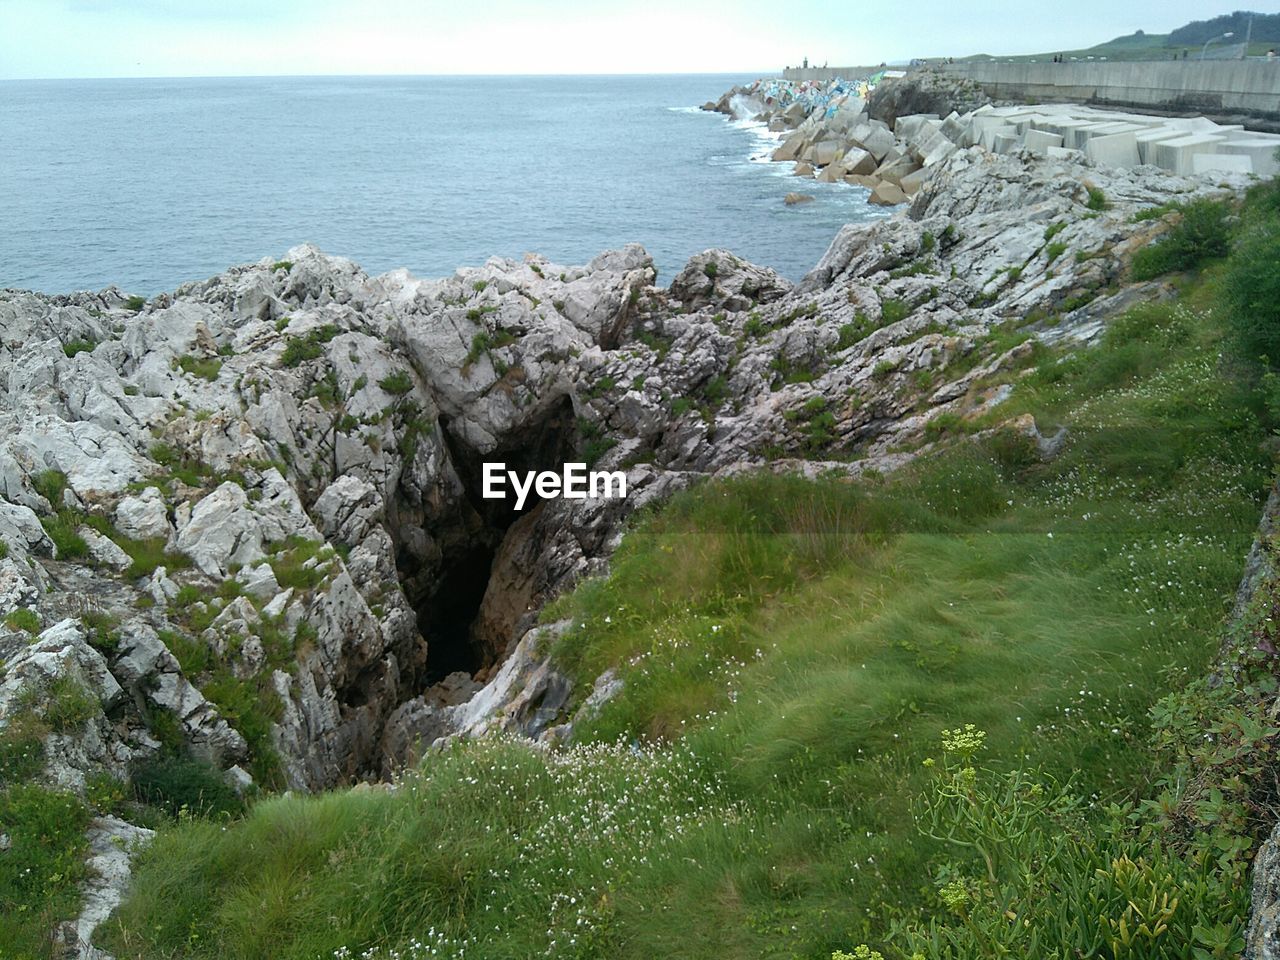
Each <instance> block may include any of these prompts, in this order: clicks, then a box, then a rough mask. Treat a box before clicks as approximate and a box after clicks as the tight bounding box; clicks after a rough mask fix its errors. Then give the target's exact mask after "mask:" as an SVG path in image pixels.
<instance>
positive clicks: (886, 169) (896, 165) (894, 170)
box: [874, 157, 920, 183]
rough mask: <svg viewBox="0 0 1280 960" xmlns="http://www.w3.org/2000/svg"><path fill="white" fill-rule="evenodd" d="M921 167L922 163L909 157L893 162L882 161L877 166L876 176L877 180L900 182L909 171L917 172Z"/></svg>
mask: <svg viewBox="0 0 1280 960" xmlns="http://www.w3.org/2000/svg"><path fill="white" fill-rule="evenodd" d="M919 169H920V165H919V164H917V163H916V162H915V161H913V160H911V159H910V158H908V157H903V158H902V159H900V160H895V161H893V163H882V164H880V166H879V167H877V168H876V172H875V174H874V176H875V177H876V179H877V180H884V181H886V182H887V183H898V182H900V181H901V180H902V178H903V177H905V176H906V175H907V174H909V173H915V172H916V171H917V170H919Z"/></svg>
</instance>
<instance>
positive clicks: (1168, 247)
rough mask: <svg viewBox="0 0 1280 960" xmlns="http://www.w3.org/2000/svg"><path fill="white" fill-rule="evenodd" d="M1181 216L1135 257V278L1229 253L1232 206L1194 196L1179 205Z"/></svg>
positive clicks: (1185, 267) (1150, 276)
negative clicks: (1197, 198) (1167, 230)
mask: <svg viewBox="0 0 1280 960" xmlns="http://www.w3.org/2000/svg"><path fill="white" fill-rule="evenodd" d="M1179 209H1180V211H1181V212H1182V220H1181V221H1179V222H1178V224H1177V225H1176V226H1175V227H1174V228H1173V229H1172V230H1170V231H1169V232H1168V233H1167V234H1166V235H1165V236H1164V237H1163V238H1161V239H1160V240H1159V241H1158V242H1157V243H1155V244H1152V245H1151V246H1149V247H1145V248H1144V249H1142V250H1139V251H1138V252H1137V253H1136V254H1134V257H1133V278H1134V279H1135V280H1151V279H1153V278H1155V277H1158V276H1161V275H1162V274H1165V273H1172V272H1174V271H1182V270H1194V269H1196V268H1197V267H1199V266H1201V265H1202V264H1203V263H1205V262H1206V261H1208V260H1212V259H1215V258H1217V257H1223V256H1226V254H1227V252H1228V251H1229V250H1230V246H1231V229H1230V225H1229V223H1228V217H1229V216H1230V212H1231V210H1230V207H1229V206H1228V205H1227V204H1226V202H1224V201H1221V200H1193V201H1191V202H1190V203H1186V204H1183V205H1182V206H1181V207H1179Z"/></svg>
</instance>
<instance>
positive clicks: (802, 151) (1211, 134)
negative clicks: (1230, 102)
mask: <svg viewBox="0 0 1280 960" xmlns="http://www.w3.org/2000/svg"><path fill="white" fill-rule="evenodd" d="M703 109H704V110H711V111H715V112H717V113H723V114H726V115H728V116H731V117H734V118H736V119H739V120H752V121H756V122H760V123H765V124H767V125H768V128H769V130H770V131H773V132H775V133H784V134H785V139H784V140H783V142H782V143H781V145H780V146H779V147H778V148H777V149H776V150H775V151H773V154H772V159H773V160H775V161H778V162H789V163H793V164H794V173H795V175H796V176H797V177H800V178H802V179H814V180H818V181H820V182H823V183H840V182H844V183H848V184H850V185H853V186H858V187H864V188H866V189H867V190H869V191H870V196H869V197H868V202H869V203H873V204H878V205H882V206H896V205H898V204H901V203H905V202H906V201H907V200H908V199H909V198H910V197H912V196H914V195H915V194H916V193H918V192H919V190H920V188H921V187H922V186H923V185H924V184H925V183H926V182H928V180H929V178H930V177H931V176H932V174H933V171H934V169H935V168H936V167H937V166H938V164H940V163H941V162H942V161H943V160H945V159H946V158H947V157H949V156H951V155H952V154H953V153H955V152H956V151H957V150H963V149H965V148H968V147H972V146H982V147H983V148H985V149H986V150H988V151H990V152H995V153H1001V154H1006V153H1014V152H1017V151H1026V152H1028V153H1031V154H1034V155H1036V156H1042V157H1049V158H1052V159H1059V160H1074V161H1085V160H1087V161H1091V162H1093V163H1096V164H1102V165H1105V166H1118V167H1137V166H1140V165H1144V164H1149V165H1152V166H1155V167H1159V168H1161V169H1163V170H1165V171H1166V172H1169V173H1175V174H1180V175H1188V174H1245V175H1247V174H1254V173H1256V174H1259V175H1263V176H1273V175H1275V174H1276V173H1277V172H1278V171H1280V166H1278V165H1277V161H1276V159H1275V152H1276V148H1277V147H1280V136H1274V135H1271V134H1264V133H1254V132H1245V131H1244V129H1243V127H1241V126H1239V125H1230V124H1228V125H1220V124H1217V123H1214V122H1212V121H1210V120H1207V119H1205V118H1203V117H1198V118H1175V119H1171V118H1167V117H1161V116H1148V115H1144V114H1136V113H1130V112H1121V111H1115V110H1099V109H1095V108H1092V107H1087V106H1077V105H1072V104H996V103H994V102H993V101H992V100H991V98H990V97H988V96H986V95H985V94H984V93H983V92H982V91H981V89H979V88H978V87H977V86H975V85H973V84H972V83H969V82H967V81H961V80H957V79H954V78H951V77H948V76H945V75H942V74H939V73H936V72H933V71H929V70H921V71H916V72H913V73H912V74H910V75H909V76H906V77H901V78H888V79H883V78H881V79H879V82H877V83H875V84H874V85H871V86H868V85H867V82H866V81H861V82H857V83H846V82H845V81H842V80H834V81H831V82H830V83H826V84H820V83H815V82H809V83H788V82H785V81H776V80H773V81H768V80H757V81H755V82H754V83H752V84H749V85H747V86H742V87H735V88H733V89H732V90H729V91H726V92H725V93H724V94H723V95H722V96H721V97H720V99H719V100H717V101H715V102H709V103H707V104H705V105H704V106H703ZM804 199H805V195H803V194H800V193H797V194H795V195H794V198H792V199H789V201H788V202H793V203H794V202H803V200H804Z"/></svg>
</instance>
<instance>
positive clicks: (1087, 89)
mask: <svg viewBox="0 0 1280 960" xmlns="http://www.w3.org/2000/svg"><path fill="white" fill-rule="evenodd" d="M935 69H939V70H942V71H943V72H945V73H947V74H949V75H951V76H957V77H963V78H965V79H968V80H972V81H973V82H974V83H977V84H978V85H980V86H981V87H982V88H983V89H984V90H985V91H986V92H987V93H988V94H989V95H990V96H992V97H995V98H997V99H1000V100H1031V101H1041V102H1049V103H1054V102H1058V103H1061V102H1075V103H1093V104H1108V105H1112V106H1127V107H1138V108H1141V109H1152V110H1162V111H1169V112H1195V113H1202V114H1206V115H1213V114H1219V115H1222V114H1229V115H1239V116H1249V117H1256V118H1258V119H1260V120H1268V121H1273V122H1280V63H1269V62H1267V61H1265V60H1203V61H1200V60H1157V61H1147V62H1142V63H1099V62H1092V63H953V64H947V65H945V66H941V67H937V68H935Z"/></svg>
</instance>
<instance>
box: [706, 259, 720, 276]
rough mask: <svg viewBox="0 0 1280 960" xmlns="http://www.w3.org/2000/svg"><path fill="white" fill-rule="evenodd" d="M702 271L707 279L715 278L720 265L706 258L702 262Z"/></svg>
mask: <svg viewBox="0 0 1280 960" xmlns="http://www.w3.org/2000/svg"><path fill="white" fill-rule="evenodd" d="M702 272H703V273H705V274H706V275H707V277H708V279H710V280H715V278H716V275H717V274H718V273H719V272H720V267H719V265H718V264H717V263H716V262H715V261H714V260H708V261H707V262H706V263H705V264H703V267H702Z"/></svg>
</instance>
